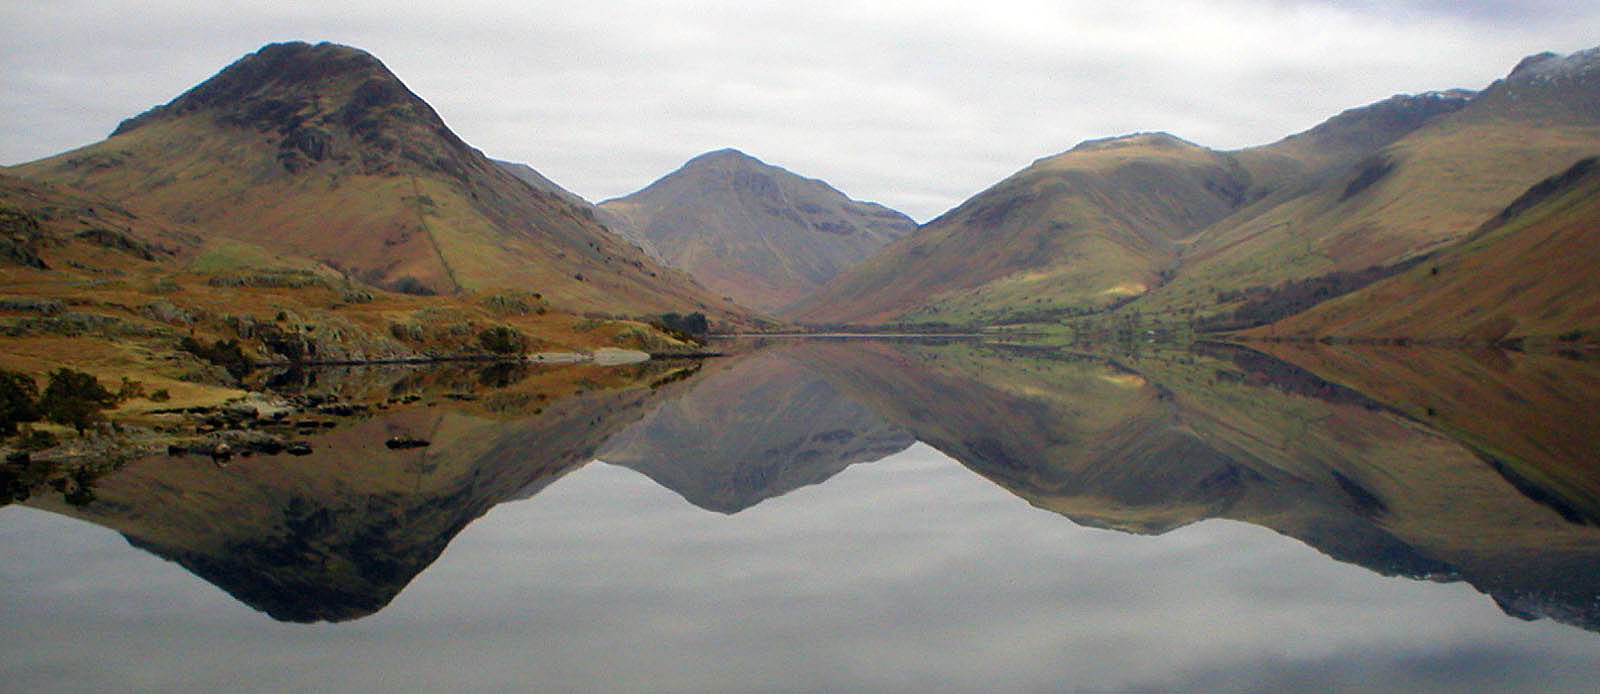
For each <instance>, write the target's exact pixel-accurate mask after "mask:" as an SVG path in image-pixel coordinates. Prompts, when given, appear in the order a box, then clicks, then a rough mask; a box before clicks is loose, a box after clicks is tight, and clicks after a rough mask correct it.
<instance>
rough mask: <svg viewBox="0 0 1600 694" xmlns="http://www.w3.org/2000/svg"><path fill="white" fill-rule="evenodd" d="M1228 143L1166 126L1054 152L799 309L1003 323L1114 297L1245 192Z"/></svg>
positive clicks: (1166, 268) (1158, 278)
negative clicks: (1194, 139) (1211, 143)
mask: <svg viewBox="0 0 1600 694" xmlns="http://www.w3.org/2000/svg"><path fill="white" fill-rule="evenodd" d="M1248 187H1249V182H1248V180H1247V175H1246V173H1245V172H1244V170H1243V169H1242V168H1240V167H1239V166H1238V165H1237V163H1236V162H1234V161H1232V160H1230V159H1229V158H1227V157H1226V156H1224V155H1222V154H1220V153H1217V152H1213V151H1211V150H1208V149H1205V148H1203V147H1199V146H1197V145H1194V144H1192V143H1189V142H1185V141H1183V140H1180V139H1178V138H1175V137H1172V136H1170V135H1166V134H1162V133H1154V134H1142V135H1132V136H1128V137H1121V138H1112V139H1109V140H1101V141H1094V142H1086V143H1083V144H1081V145H1079V146H1078V147H1076V148H1074V149H1072V150H1071V151H1068V152H1065V153H1063V154H1060V155H1056V156H1053V157H1049V158H1045V159H1041V160H1039V161H1037V162H1034V164H1033V165H1032V166H1029V167H1028V168H1026V169H1024V170H1022V171H1020V172H1018V173H1016V174H1014V175H1013V176H1011V177H1010V178H1007V179H1006V180H1004V181H1001V182H1000V183H999V184H996V185H995V186H994V187H992V188H990V189H988V190H986V191H984V192H982V193H980V194H978V195H977V196H974V197H973V198H972V199H970V200H968V201H967V202H965V203H963V204H962V205H961V206H959V207H957V208H955V209H954V210H951V211H950V212H948V213H946V214H944V215H943V216H941V217H939V218H938V219H935V220H933V221H932V222H929V223H928V224H926V225H924V226H923V227H922V228H920V229H918V230H917V232H916V233H914V234H912V235H911V236H909V237H907V238H905V239H903V240H901V241H899V242H896V243H894V244H892V245H890V246H889V247H887V248H885V249H884V250H883V251H882V252H880V253H879V254H877V255H876V256H874V257H872V258H871V259H870V260H868V261H867V262H865V263H862V264H861V265H860V266H858V267H856V268H854V269H852V270H850V271H849V272H847V273H845V274H844V275H842V276H841V277H840V278H839V279H837V280H835V281H834V282H832V283H830V284H829V286H828V287H826V288H825V289H824V290H823V291H821V292H820V293H818V294H817V295H816V296H813V297H811V298H809V299H807V300H806V301H804V302H802V303H801V304H799V305H798V306H797V307H796V308H795V309H794V310H792V311H790V312H788V313H787V314H786V315H787V316H788V317H791V318H794V319H797V320H801V321H806V322H814V323H857V324H871V323H886V322H887V323H896V322H898V323H941V322H943V323H960V324H977V323H996V322H1021V321H1037V320H1041V319H1046V318H1049V317H1052V316H1055V317H1059V316H1062V315H1070V314H1072V313H1076V312H1082V311H1088V310H1093V309H1102V308H1105V307H1107V306H1110V305H1113V304H1116V303H1118V302H1121V301H1125V300H1127V299H1128V298H1130V297H1133V296H1137V295H1140V294H1142V293H1144V292H1146V291H1148V290H1149V289H1150V288H1151V287H1154V286H1156V285H1158V284H1160V283H1161V282H1163V281H1164V280H1165V278H1166V277H1167V273H1169V272H1170V271H1171V270H1172V269H1173V267H1174V264H1175V262H1176V259H1177V257H1178V252H1179V245H1178V243H1179V242H1180V241H1181V240H1183V239H1184V238H1186V237H1187V236H1189V235H1191V234H1193V233H1194V232H1195V231H1197V230H1199V229H1201V228H1204V227H1205V226H1206V225H1208V224H1210V223H1211V222H1214V221H1216V220H1217V219H1220V218H1222V217H1224V216H1226V215H1227V214H1228V213H1229V212H1231V211H1232V210H1233V209H1234V208H1235V207H1236V206H1238V205H1239V204H1241V203H1242V202H1243V200H1244V195H1245V191H1246V189H1247V188H1248Z"/></svg>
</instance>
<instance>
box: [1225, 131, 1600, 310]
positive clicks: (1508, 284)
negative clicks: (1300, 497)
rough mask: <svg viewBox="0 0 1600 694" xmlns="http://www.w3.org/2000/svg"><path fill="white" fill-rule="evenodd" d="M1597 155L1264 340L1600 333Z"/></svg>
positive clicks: (1599, 169) (1599, 182)
mask: <svg viewBox="0 0 1600 694" xmlns="http://www.w3.org/2000/svg"><path fill="white" fill-rule="evenodd" d="M1597 265H1600V159H1597V158H1594V157H1591V158H1588V159H1584V160H1582V161H1580V162H1578V163H1577V164H1575V165H1573V166H1572V168H1570V169H1568V170H1567V171H1566V172H1564V173H1562V174H1561V175H1558V176H1552V177H1550V178H1548V179H1545V180H1544V181H1542V182H1540V183H1539V184H1537V185H1535V186H1533V187H1532V188H1530V189H1529V190H1528V191H1527V192H1526V193H1524V194H1523V195H1522V196H1521V197H1519V198H1517V199H1516V200H1515V201H1514V202H1512V204H1511V205H1509V206H1507V207H1506V209H1505V210H1503V211H1502V212H1501V213H1500V214H1499V215H1496V216H1495V217H1494V218H1493V219H1491V220H1489V221H1488V222H1486V223H1485V224H1484V225H1483V226H1482V227H1480V228H1479V229H1478V230H1477V231H1476V232H1474V233H1473V234H1472V235H1471V236H1469V237H1468V238H1467V239H1465V240H1463V241H1462V242H1461V243H1459V244H1457V245H1455V246H1452V247H1450V248H1448V249H1445V250H1444V251H1442V252H1440V253H1438V254H1437V255H1435V256H1433V257H1430V258H1428V259H1427V260H1426V261H1425V262H1423V263H1421V264H1420V265H1417V266H1416V267H1413V268H1411V269H1410V270H1408V271H1406V272H1404V273H1401V274H1399V275H1396V276H1393V277H1390V278H1388V279H1385V280H1383V281H1380V282H1377V283H1375V284H1373V285H1370V286H1367V287H1365V288H1363V289H1361V290H1359V291H1356V292H1354V293H1352V294H1349V295H1346V296H1342V297H1339V298H1337V299H1333V300H1331V301H1328V302H1326V303H1322V304H1319V305H1317V306H1315V307H1313V308H1311V309H1310V310H1308V311H1306V312H1304V313H1301V314H1298V315H1295V316H1291V317H1289V318H1287V319H1285V320H1282V321H1279V322H1278V323H1276V324H1274V325H1272V326H1270V327H1268V328H1262V329H1257V330H1256V331H1255V332H1256V333H1257V334H1262V335H1269V336H1305V337H1325V336H1328V337H1343V338H1369V339H1370V338H1378V339H1384V340H1396V339H1424V340H1444V339H1451V338H1461V337H1469V338H1475V339H1478V340H1485V341H1496V342H1498V341H1504V340H1507V339H1518V338H1522V339H1526V338H1535V339H1542V340H1544V341H1549V342H1560V341H1566V342H1577V341H1579V340H1587V341H1594V340H1596V339H1597V338H1600V275H1596V274H1595V270H1594V268H1595V267H1596V266H1597Z"/></svg>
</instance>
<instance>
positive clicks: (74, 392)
mask: <svg viewBox="0 0 1600 694" xmlns="http://www.w3.org/2000/svg"><path fill="white" fill-rule="evenodd" d="M116 404H117V395H116V394H115V393H112V392H111V391H109V390H106V389H105V387H104V386H102V385H100V381H97V380H95V377H94V376H92V375H90V374H86V373H84V372H82V371H74V370H72V369H68V368H60V369H56V370H55V371H54V372H53V373H51V374H50V383H49V385H46V386H45V388H44V395H43V396H41V397H40V398H39V409H40V410H42V411H43V413H44V417H45V419H48V420H50V421H52V422H55V423H57V424H65V425H67V426H70V427H72V428H74V429H77V430H78V433H80V434H81V433H83V430H84V429H87V428H89V426H90V425H91V424H94V423H95V422H98V421H100V420H101V419H103V418H104V417H102V416H101V414H100V410H103V409H105V408H107V407H113V406H115V405H116Z"/></svg>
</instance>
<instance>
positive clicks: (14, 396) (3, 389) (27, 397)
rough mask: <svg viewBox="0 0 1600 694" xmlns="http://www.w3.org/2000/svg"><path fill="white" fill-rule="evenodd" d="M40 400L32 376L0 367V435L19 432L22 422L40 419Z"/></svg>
mask: <svg viewBox="0 0 1600 694" xmlns="http://www.w3.org/2000/svg"><path fill="white" fill-rule="evenodd" d="M38 400H39V386H38V384H36V383H34V382H33V377H32V376H29V375H27V374H25V373H18V372H16V371H7V370H3V369H0V436H10V435H12V434H15V433H17V424H18V423H20V422H37V421H39V414H40V413H39V403H38Z"/></svg>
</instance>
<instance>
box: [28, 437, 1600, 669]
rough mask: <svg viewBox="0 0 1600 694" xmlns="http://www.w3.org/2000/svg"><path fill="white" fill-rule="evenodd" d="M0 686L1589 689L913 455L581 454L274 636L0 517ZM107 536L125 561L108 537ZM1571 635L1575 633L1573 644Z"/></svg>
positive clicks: (1438, 595) (1411, 587) (1446, 609)
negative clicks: (629, 463)
mask: <svg viewBox="0 0 1600 694" xmlns="http://www.w3.org/2000/svg"><path fill="white" fill-rule="evenodd" d="M0 519H3V520H4V524H3V528H4V546H5V547H7V548H8V549H7V552H6V554H7V555H8V556H7V557H5V560H4V562H3V566H4V568H3V570H0V571H3V574H4V576H5V579H6V583H7V585H9V586H13V587H14V588H13V590H12V591H10V593H9V595H8V596H7V597H6V598H5V599H4V603H3V604H4V612H5V613H6V614H7V615H9V616H8V618H7V619H6V620H5V625H6V626H5V627H3V630H4V633H5V641H6V642H7V643H9V644H11V645H10V646H8V648H7V649H6V650H7V653H8V655H7V656H6V657H5V661H6V663H7V664H6V666H5V667H4V672H6V673H7V681H8V682H10V683H11V684H14V685H33V684H37V685H39V686H43V687H45V688H46V689H50V688H56V687H60V688H63V689H78V688H82V687H95V686H102V685H103V686H107V687H113V688H127V687H132V688H136V689H137V688H148V689H156V688H162V687H164V686H168V685H176V684H179V683H187V684H189V685H191V686H195V685H198V686H202V687H220V688H243V689H261V690H272V689H284V688H295V689H299V688H308V689H310V688H332V689H349V688H355V689H388V688H398V689H408V690H426V689H438V688H450V687H454V686H459V685H460V684H461V683H463V682H469V683H472V687H474V688H478V689H520V688H524V687H527V686H543V687H558V688H573V689H606V690H651V691H662V690H673V691H681V690H705V689H784V690H794V689H808V690H812V689H831V690H839V689H862V688H866V689H905V690H912V689H945V690H994V689H1007V690H1016V689H1068V690H1070V689H1073V688H1079V689H1086V690H1102V689H1112V690H1127V689H1141V688H1154V689H1156V690H1161V689H1166V688H1169V687H1179V688H1182V689H1184V690H1190V689H1192V688H1196V687H1200V688H1206V687H1215V688H1217V689H1226V690H1250V689H1252V688H1255V689H1259V690H1261V691H1268V690H1280V691H1281V690H1283V689H1284V688H1289V689H1306V690H1310V689H1321V688H1324V687H1326V686H1328V685H1329V684H1340V683H1342V684H1348V685H1351V686H1358V687H1361V688H1363V689H1366V688H1371V687H1378V688H1392V689H1394V690H1397V691H1399V690H1406V691H1428V690H1437V691H1450V690H1454V691H1461V690H1462V689H1463V688H1467V689H1470V688H1474V687H1486V686H1495V687H1498V686H1512V685H1516V684H1518V683H1522V684H1531V683H1538V684H1539V686H1540V687H1547V688H1552V689H1555V690H1561V689H1565V688H1567V687H1568V686H1570V687H1572V688H1573V690H1579V689H1581V687H1582V686H1583V685H1585V684H1586V683H1589V682H1592V681H1594V678H1596V677H1600V665H1597V664H1596V659H1595V655H1596V654H1597V653H1600V637H1595V636H1593V635H1588V634H1583V633H1582V632H1579V631H1578V630H1576V629H1574V628H1572V627H1567V626H1564V625H1560V624H1556V623H1553V622H1550V621H1539V622H1528V623H1524V622H1518V621H1514V620H1510V619H1508V618H1507V617H1506V616H1505V615H1504V614H1502V613H1501V612H1500V611H1499V610H1498V609H1497V608H1496V607H1495V605H1494V603H1493V602H1492V601H1490V600H1488V599H1486V598H1485V597H1484V596H1483V595H1481V594H1478V593H1477V592H1476V591H1474V590H1473V589H1472V588H1471V587H1470V586H1468V585H1465V584H1462V583H1452V584H1433V583H1427V582H1419V581H1413V580H1407V579H1401V578H1384V577H1381V576H1378V575H1376V574H1373V573H1372V572H1370V571H1368V570H1366V569H1363V568H1360V567H1356V566H1351V565H1347V564H1341V563H1338V562H1333V561H1330V560H1328V559H1327V558H1325V557H1322V556H1320V555H1318V554H1317V553H1316V552H1315V551H1314V550H1312V549H1310V548H1308V547H1306V546H1305V545H1303V544H1301V543H1299V542H1297V541H1294V540H1291V539H1287V538H1283V537H1281V536H1279V535H1277V534H1275V533H1273V532H1271V531H1268V530H1264V529H1261V528H1257V527H1254V526H1250V525H1247V524H1243V523H1237V522H1231V521H1207V522H1202V523H1198V524H1195V525H1191V526H1188V527H1185V528H1181V529H1179V530H1176V531H1173V532H1170V533H1167V534H1165V535H1162V536H1157V537H1143V536H1136V535H1128V534H1124V533H1119V532H1115V531H1108V530H1097V529H1089V528H1082V527H1078V526H1076V525H1074V524H1073V523H1071V522H1069V521H1067V520H1065V519H1063V518H1061V517H1059V516H1057V515H1055V514H1052V513H1048V512H1045V511H1042V510H1038V509H1035V508H1032V507H1030V506H1028V505H1027V504H1025V503H1024V502H1022V501H1020V500H1019V499H1017V498H1016V497H1014V496H1011V495H1010V494H1008V493H1006V492H1005V491H1003V490H1001V489H1000V488H998V487H996V486H994V485H992V484H990V483H988V482H986V481H984V480H983V479H981V478H979V477H977V476H976V475H973V474H972V473H971V472H969V471H967V470H966V469H965V468H963V467H961V466H960V465H959V464H957V463H956V462H955V461H952V460H950V459H949V458H947V457H945V456H943V455H942V454H940V453H938V452H937V451H935V450H933V449H931V448H928V447H926V446H923V445H917V446H914V447H912V448H911V449H908V450H906V451H904V452H902V453H900V454H897V455H895V456H892V457H890V458H888V459H885V460H883V461H879V462H877V463H873V464H869V465H858V466H854V467H852V468H850V469H848V470H846V471H845V472H843V473H841V474H840V475H838V476H837V477H835V478H834V479H832V480H830V481H829V482H828V483H827V484H826V485H821V486H816V487H808V488H804V489H800V490H797V491H795V492H792V493H790V494H788V495H785V496H783V497H780V498H777V499H771V500H768V501H767V502H765V503H762V504H760V505H759V506H757V507H753V508H751V509H748V510H746V511H744V512H742V513H740V514H738V515H735V516H724V515H719V514H714V513H709V512H706V511H703V510H700V509H697V508H695V507H693V506H690V505H689V504H687V503H686V502H684V501H683V500H682V499H680V498H678V497H676V496H674V495H673V494H671V493H670V492H668V491H667V490H665V489H662V488H661V487H659V486H657V485H655V484H654V483H653V482H651V481H650V480H648V479H647V478H645V477H643V476H642V475H639V474H637V473H634V472H632V471H629V470H626V469H623V468H618V467H613V466H609V465H605V464H602V463H596V464H591V465H589V466H586V467H584V468H582V469H580V470H578V471H576V472H574V473H572V474H570V475H568V476H567V477H565V478H563V479H561V480H559V481H558V482H556V483H555V484H554V485H553V486H551V487H550V488H549V489H547V490H545V491H544V492H542V493H541V494H540V495H539V496H538V497H536V498H535V499H533V500H529V501H525V502H517V503H511V504H505V505H502V506H499V507H497V508H496V509H494V510H493V511H492V512H490V513H489V514H488V515H487V516H486V517H484V518H482V519H480V520H479V521H478V522H476V523H474V524H473V525H472V526H471V527H469V528H468V529H467V530H465V531H464V532H463V533H462V534H461V535H460V536H458V537H457V538H456V539H455V541H454V542H453V543H452V544H451V546H450V547H449V549H447V550H446V551H445V553H444V555H443V556H442V557H441V558H440V559H439V561H438V562H437V563H436V564H435V565H433V566H432V567H431V568H430V569H428V570H427V571H425V572H424V573H423V574H422V575H421V576H419V577H418V578H417V579H416V580H415V581H414V582H413V583H412V584H411V585H410V586H408V587H407V588H406V590H405V591H404V592H403V593H402V594H401V595H400V597H399V598H398V599H396V600H395V602H394V603H393V604H392V605H390V606H389V607H388V608H387V609H385V610H383V611H381V612H379V613H377V614H375V615H373V616H371V617H368V618H365V619H361V620H357V621H354V622H349V623H343V624H335V625H319V626H297V625H284V624H277V623H273V622H270V621H268V620H267V619H265V617H264V616H262V615H259V614H258V613H255V612H253V611H251V610H249V609H248V608H245V607H243V606H241V605H239V604H237V603H235V602H234V601H232V600H231V599H229V598H228V597H227V596H226V595H225V594H223V593H221V592H220V591H218V590H216V589H214V588H211V587H210V586H208V585H207V584H205V583H204V582H202V581H200V580H199V579H197V578H194V577H192V576H190V575H189V574H188V573H187V572H185V571H183V570H182V569H181V568H179V567H177V566H175V565H173V564H170V563H166V562H162V561H160V560H157V559H155V558H153V557H151V556H149V555H146V554H144V553H142V552H137V551H133V550H131V549H129V548H127V547H126V545H125V544H123V542H122V541H121V540H120V538H117V537H116V536H115V535H114V534H113V533H110V532H108V531H105V530H101V529H99V528H95V527H93V526H89V525H87V524H82V523H78V522H75V521H68V520H64V519H60V518H57V517H53V516H50V515H48V514H44V513H41V512H37V511H32V510H23V509H17V508H8V509H5V510H4V511H0ZM119 545H121V546H119ZM1575 634H1577V635H1579V636H1580V638H1574V635H1575Z"/></svg>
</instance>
